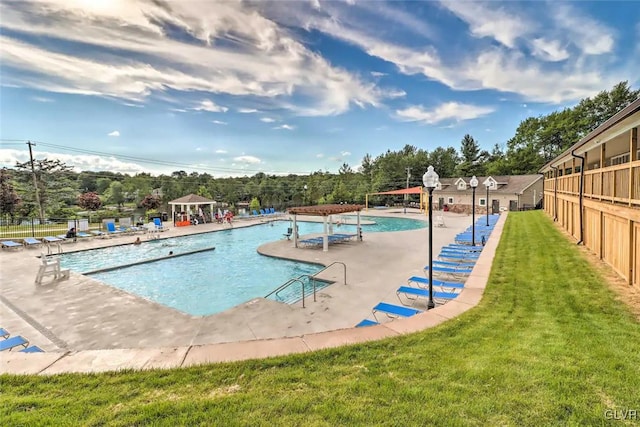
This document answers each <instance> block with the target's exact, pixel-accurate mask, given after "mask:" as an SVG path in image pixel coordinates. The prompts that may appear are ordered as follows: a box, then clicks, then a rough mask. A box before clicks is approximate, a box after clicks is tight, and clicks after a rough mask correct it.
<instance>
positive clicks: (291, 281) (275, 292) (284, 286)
mask: <svg viewBox="0 0 640 427" xmlns="http://www.w3.org/2000/svg"><path fill="white" fill-rule="evenodd" d="M334 264H342V267H343V270H344V284H345V285H346V284H347V265H346V264H345V263H344V262H340V261H335V262H332V263H331V264H329V265H328V266H326V267H325V268H323V269H322V270H320V271H318V272H317V273H315V274H313V275H309V274H303V275H301V276H298V277H296V278H293V279H289V280H287V281H286V282H285V283H283V284H282V285H280V286H278V287H277V288H276V289H274V290H273V291H271V292H269V293H268V294H267V295H265V298H269V297H270V296H271V295H275V296H276V297H277V296H279V295H278V294H279V293H280V292H282V291H283V290H285V289H287V288H288V287H289V286H291V285H293V284H294V283H299V284H300V288H301V290H302V308H306V306H305V292H304V282H303V281H302V279H303V278H305V277H306V278H308V279H309V280H310V281H311V283H312V284H313V301H314V302H315V301H317V299H316V276H317V275H318V274H320V273H322V272H323V271H326V270H327V269H329V267H331V266H333V265H334ZM317 280H320V281H324V280H322V279H317Z"/></svg>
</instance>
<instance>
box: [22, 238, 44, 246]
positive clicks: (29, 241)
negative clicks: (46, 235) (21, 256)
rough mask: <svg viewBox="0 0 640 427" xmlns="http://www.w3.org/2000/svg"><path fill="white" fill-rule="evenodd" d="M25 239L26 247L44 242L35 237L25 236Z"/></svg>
mask: <svg viewBox="0 0 640 427" xmlns="http://www.w3.org/2000/svg"><path fill="white" fill-rule="evenodd" d="M22 240H23V241H24V245H25V246H26V247H32V246H34V247H35V246H40V245H41V244H42V242H41V241H40V240H38V239H36V238H34V237H25V238H24V239H22Z"/></svg>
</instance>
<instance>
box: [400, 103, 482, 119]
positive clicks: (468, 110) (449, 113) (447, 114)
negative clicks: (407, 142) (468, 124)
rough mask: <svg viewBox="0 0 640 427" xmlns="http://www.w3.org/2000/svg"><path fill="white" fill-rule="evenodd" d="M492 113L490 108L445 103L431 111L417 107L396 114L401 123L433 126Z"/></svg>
mask: <svg viewBox="0 0 640 427" xmlns="http://www.w3.org/2000/svg"><path fill="white" fill-rule="evenodd" d="M493 111H494V109H493V108H491V107H481V106H476V105H469V104H459V103H457V102H447V103H444V104H441V105H439V106H438V107H436V108H435V109H432V110H426V109H425V108H424V107H423V106H421V105H418V106H412V107H408V108H405V109H404V110H398V111H396V114H397V116H398V118H399V119H400V120H403V121H408V122H423V123H428V124H435V123H440V122H442V121H445V120H454V121H456V122H459V121H463V120H471V119H475V118H478V117H482V116H485V115H487V114H490V113H492V112H493Z"/></svg>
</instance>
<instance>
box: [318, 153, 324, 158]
mask: <svg viewBox="0 0 640 427" xmlns="http://www.w3.org/2000/svg"><path fill="white" fill-rule="evenodd" d="M323 157H324V154H322V153H318V154H316V158H317V159H321V158H323Z"/></svg>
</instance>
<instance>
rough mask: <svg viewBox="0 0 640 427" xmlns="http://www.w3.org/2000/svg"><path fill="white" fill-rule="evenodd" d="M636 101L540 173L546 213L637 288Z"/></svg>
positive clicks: (639, 172)
mask: <svg viewBox="0 0 640 427" xmlns="http://www.w3.org/2000/svg"><path fill="white" fill-rule="evenodd" d="M639 126H640V98H639V99H637V100H635V101H634V102H633V103H631V104H630V105H629V106H627V107H626V108H624V109H622V110H621V111H619V112H618V113H616V114H615V115H614V116H613V117H611V118H609V119H608V120H607V121H606V122H604V123H603V124H602V125H600V126H599V127H598V128H596V129H595V130H593V131H592V132H590V133H589V134H588V135H587V136H585V137H584V138H582V139H581V140H580V141H578V142H576V143H575V144H574V145H573V146H572V147H570V148H569V149H568V150H566V151H565V152H563V153H562V154H560V155H559V156H558V157H556V158H555V159H553V160H552V161H551V162H549V163H547V164H546V165H545V166H543V167H542V169H540V172H541V173H543V174H544V176H545V184H544V209H545V211H546V212H547V214H548V215H550V216H551V217H552V218H553V219H554V220H555V221H557V222H558V223H559V224H560V225H561V226H562V227H563V228H564V229H565V230H567V232H568V233H569V234H571V235H572V236H573V237H574V238H575V239H576V240H577V241H578V243H582V244H584V245H585V246H586V247H587V248H589V249H590V250H592V251H593V252H594V253H595V254H596V255H598V257H600V259H602V260H603V261H604V262H606V263H607V264H609V265H610V266H611V267H612V268H613V269H614V270H615V271H616V272H617V273H618V274H619V275H620V276H622V277H623V278H624V279H625V280H627V282H628V283H629V284H630V285H633V286H640V147H639V146H638V127H639Z"/></svg>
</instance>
